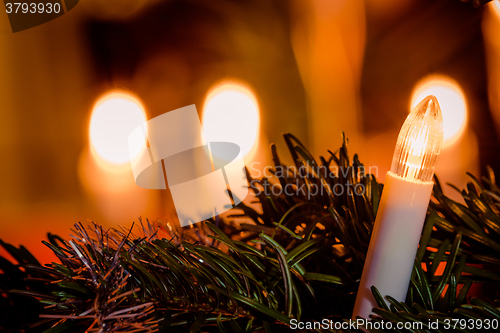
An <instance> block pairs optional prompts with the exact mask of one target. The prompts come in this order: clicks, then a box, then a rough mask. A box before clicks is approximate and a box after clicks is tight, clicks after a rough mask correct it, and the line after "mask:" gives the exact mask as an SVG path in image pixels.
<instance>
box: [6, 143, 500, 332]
mask: <svg viewBox="0 0 500 333" xmlns="http://www.w3.org/2000/svg"><path fill="white" fill-rule="evenodd" d="M284 139H285V143H286V145H287V147H288V150H289V153H290V155H291V156H292V159H293V161H294V165H293V166H286V165H284V164H283V163H282V162H281V159H280V157H279V155H278V152H277V149H276V147H275V146H274V145H273V146H272V147H271V153H272V156H273V160H274V168H273V170H272V171H273V173H274V177H271V178H272V179H267V178H260V179H253V178H251V177H250V176H249V177H248V182H249V186H250V188H251V189H252V191H253V192H254V193H255V196H256V197H257V199H258V202H259V203H260V204H261V206H262V213H259V212H258V211H257V210H256V209H254V207H250V206H247V205H244V204H240V206H239V207H238V208H239V210H240V212H238V211H235V213H234V214H233V217H232V220H227V221H223V220H220V219H219V218H218V217H216V218H214V219H212V220H211V221H205V222H203V223H199V224H197V225H196V226H195V227H193V228H184V229H183V228H180V227H176V226H174V225H172V224H168V223H167V224H162V223H159V222H156V223H150V222H149V221H147V220H146V223H145V224H143V223H142V220H139V222H140V223H139V225H136V226H135V227H134V228H132V229H130V230H121V231H120V230H113V229H110V230H103V228H102V227H101V226H99V225H97V224H93V225H92V226H90V227H88V228H84V227H83V226H82V225H81V224H76V225H75V229H74V230H72V231H73V239H72V240H70V241H66V240H64V239H62V238H60V237H56V236H53V235H49V242H46V245H47V246H49V247H50V248H51V249H52V250H53V251H54V253H55V254H56V255H57V256H58V258H59V260H60V262H59V263H52V264H50V265H46V266H45V267H44V266H40V265H39V264H38V263H36V261H33V260H34V258H32V256H31V255H28V254H27V251H26V250H24V249H16V248H14V247H9V246H8V245H4V246H5V247H6V248H7V249H8V250H10V251H11V253H13V256H14V257H15V258H16V260H18V261H19V262H20V264H19V265H18V267H16V268H17V269H18V270H19V267H21V268H22V269H21V270H20V272H23V270H24V269H26V272H24V274H25V275H24V277H28V281H25V283H27V282H30V281H34V279H36V282H37V284H36V285H35V284H33V285H29V286H28V285H24V284H21V285H15V284H9V285H10V286H11V288H9V289H14V288H15V289H17V290H14V291H11V293H9V297H11V298H12V297H14V295H16V294H17V295H24V296H29V297H31V298H34V299H37V300H38V301H40V302H41V303H42V304H44V305H45V308H44V309H43V311H40V309H38V310H37V309H35V310H33V312H32V313H35V314H38V313H40V312H41V315H40V317H41V318H42V319H43V320H42V321H41V322H40V323H39V325H38V326H36V327H39V328H44V329H47V328H50V327H52V328H51V329H49V331H48V332H50V333H54V332H62V331H65V330H67V331H72V332H79V331H80V332H83V331H85V330H87V331H88V332H145V331H167V330H168V331H169V332H170V331H172V332H187V331H190V332H198V331H203V332H226V331H227V332H233V331H234V332H257V331H259V330H260V331H261V330H265V331H266V332H280V331H289V329H288V327H289V326H288V325H289V323H290V320H292V319H300V320H303V321H318V322H319V321H321V320H323V319H330V320H333V321H334V322H341V321H343V320H347V319H349V318H350V316H351V313H352V308H353V305H354V300H355V296H356V291H357V287H358V281H359V279H360V277H361V272H362V268H363V263H364V259H365V255H366V252H367V249H368V243H369V239H370V235H371V232H372V228H373V223H374V220H375V216H376V213H377V209H378V204H379V200H380V196H381V192H382V190H383V186H382V184H379V183H377V181H376V179H375V177H374V176H373V175H370V174H367V173H366V172H365V169H364V166H363V164H362V163H361V162H359V159H358V157H357V155H354V158H353V159H352V161H351V160H350V159H349V155H348V151H347V141H346V140H345V138H344V139H343V143H342V146H341V147H340V149H339V150H338V151H336V152H335V153H332V152H329V155H328V157H327V158H323V157H321V158H320V163H318V162H317V161H316V160H315V159H314V158H313V157H312V155H311V154H310V153H309V152H308V151H307V149H306V148H305V147H304V146H303V145H302V144H301V143H300V141H299V140H297V138H295V137H294V136H293V135H291V134H285V135H284ZM472 179H473V181H472V183H471V184H468V186H467V189H466V190H464V191H462V195H463V197H464V200H465V203H466V205H461V204H459V203H457V202H454V201H452V200H451V199H449V198H447V197H446V196H444V194H443V192H442V190H441V185H440V184H439V181H437V179H436V186H435V188H434V199H433V201H432V203H431V205H430V207H429V211H428V214H427V219H426V223H425V225H424V230H423V234H422V237H421V241H420V247H419V250H418V252H417V257H416V260H415V266H414V274H413V277H412V281H411V284H410V287H409V292H408V298H407V300H406V302H403V303H399V302H396V301H395V300H393V299H391V298H390V296H389V297H388V298H387V299H389V300H390V301H391V303H392V304H391V306H390V307H387V308H384V307H386V306H385V303H382V302H381V300H382V296H380V295H378V292H377V291H376V289H374V295H376V297H377V299H378V300H379V301H380V308H378V309H376V310H375V313H377V316H374V317H373V318H372V319H373V320H374V321H379V320H382V319H383V320H385V321H392V322H398V321H402V322H407V321H419V322H425V323H428V319H429V318H432V319H434V318H437V319H439V320H441V321H442V322H444V321H445V320H446V319H457V318H497V317H498V313H500V311H499V309H498V308H497V307H496V305H492V304H493V303H492V302H491V300H489V299H479V298H474V299H472V298H470V288H471V286H472V285H478V284H485V283H491V284H492V285H493V286H495V287H496V288H497V290H498V281H499V279H500V274H499V273H498V272H499V267H498V266H499V265H500V260H498V259H497V258H498V257H499V256H498V255H499V254H500V253H499V252H500V245H499V244H500V223H499V222H500V214H499V211H500V191H499V189H498V187H497V185H496V183H495V179H494V175H493V173H492V172H490V174H489V177H488V178H484V179H482V180H481V181H479V180H477V179H475V178H472ZM273 190H274V191H273ZM242 217H243V218H245V220H246V223H241V224H239V223H235V222H236V221H237V220H238V219H240V218H242ZM248 222H250V223H248ZM21 257H23V258H21ZM18 258H19V259H18ZM1 263H3V261H1ZM3 265H4V266H0V269H1V270H2V272H0V277H2V278H5V277H7V276H8V274H10V273H9V272H8V271H6V269H4V268H3V267H7V266H8V265H7V264H5V263H3ZM5 265H7V266H5ZM439 265H441V266H443V267H442V271H441V270H438V267H439ZM9 283H11V282H9ZM30 283H31V282H30ZM2 288H3V289H5V288H4V287H2ZM384 296H385V295H384ZM7 299H8V298H7Z"/></svg>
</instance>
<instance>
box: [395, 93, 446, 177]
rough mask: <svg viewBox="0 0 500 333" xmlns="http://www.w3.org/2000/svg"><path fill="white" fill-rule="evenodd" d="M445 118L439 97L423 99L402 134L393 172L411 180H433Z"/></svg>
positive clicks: (397, 147)
mask: <svg viewBox="0 0 500 333" xmlns="http://www.w3.org/2000/svg"><path fill="white" fill-rule="evenodd" d="M442 145H443V117H442V115H441V108H440V107H439V103H438V101H437V99H436V97H434V96H432V95H430V96H427V97H426V98H424V99H423V100H422V101H421V102H420V103H419V104H418V105H417V106H416V107H415V108H413V110H412V111H411V112H410V114H409V115H408V117H407V118H406V120H405V122H404V124H403V127H402V128H401V131H400V132H399V136H398V141H397V143H396V149H395V150H394V157H393V159H392V166H391V172H392V173H394V174H395V175H396V176H399V177H401V178H403V179H405V180H408V181H417V182H419V181H420V182H428V181H432V177H433V176H434V169H435V167H436V164H437V160H438V157H439V154H440V153H441V146H442Z"/></svg>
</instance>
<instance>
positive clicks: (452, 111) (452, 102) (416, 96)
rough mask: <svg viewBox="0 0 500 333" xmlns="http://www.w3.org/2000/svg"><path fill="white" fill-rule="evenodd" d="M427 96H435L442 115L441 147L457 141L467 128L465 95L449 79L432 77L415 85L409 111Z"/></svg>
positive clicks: (438, 76)
mask: <svg viewBox="0 0 500 333" xmlns="http://www.w3.org/2000/svg"><path fill="white" fill-rule="evenodd" d="M429 95H434V96H436V98H437V100H438V102H439V105H440V106H441V112H442V114H443V139H444V140H443V146H445V147H446V146H448V145H450V144H452V143H454V142H456V141H457V140H458V138H460V136H461V135H462V134H463V133H464V130H465V127H466V126H467V121H468V115H467V105H466V101H465V95H464V93H463V91H462V89H461V88H460V86H459V85H458V84H457V83H456V82H455V81H454V80H452V79H451V78H449V77H446V76H443V75H432V76H429V77H426V78H424V79H423V80H421V81H420V82H418V83H417V85H416V86H415V89H414V90H413V94H412V99H411V105H410V110H412V109H413V108H414V107H415V106H416V105H417V104H418V103H419V102H420V101H421V100H423V99H424V98H425V97H427V96H429Z"/></svg>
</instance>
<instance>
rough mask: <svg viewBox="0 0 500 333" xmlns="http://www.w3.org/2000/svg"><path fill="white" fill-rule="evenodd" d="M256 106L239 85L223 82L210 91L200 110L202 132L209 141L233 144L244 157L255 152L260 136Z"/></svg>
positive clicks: (255, 101)
mask: <svg viewBox="0 0 500 333" xmlns="http://www.w3.org/2000/svg"><path fill="white" fill-rule="evenodd" d="M259 122H260V119H259V106H258V103H257V100H256V98H255V96H254V94H253V93H252V92H251V91H250V89H248V88H247V87H245V86H243V85H242V84H238V83H234V82H225V83H223V84H221V85H218V86H217V87H215V88H214V89H212V90H211V91H210V92H209V94H208V95H207V98H206V100H205V105H204V107H203V132H204V133H205V138H206V140H207V141H208V142H232V143H236V144H238V145H239V146H240V149H241V153H242V155H243V156H248V155H250V154H251V153H253V151H254V150H255V147H256V143H257V139H258V136H259Z"/></svg>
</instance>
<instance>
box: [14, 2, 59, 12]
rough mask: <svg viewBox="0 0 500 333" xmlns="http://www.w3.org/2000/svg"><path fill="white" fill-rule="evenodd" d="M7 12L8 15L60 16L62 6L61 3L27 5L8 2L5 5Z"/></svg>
mask: <svg viewBox="0 0 500 333" xmlns="http://www.w3.org/2000/svg"><path fill="white" fill-rule="evenodd" d="M5 10H6V11H7V14H11V13H15V14H18V13H19V14H21V13H23V14H36V13H38V14H43V13H46V14H51V13H55V14H58V13H60V12H61V4H59V3H50V2H47V3H42V2H39V3H33V2H32V3H26V2H12V3H11V2H7V3H6V4H5Z"/></svg>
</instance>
